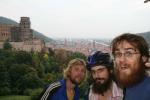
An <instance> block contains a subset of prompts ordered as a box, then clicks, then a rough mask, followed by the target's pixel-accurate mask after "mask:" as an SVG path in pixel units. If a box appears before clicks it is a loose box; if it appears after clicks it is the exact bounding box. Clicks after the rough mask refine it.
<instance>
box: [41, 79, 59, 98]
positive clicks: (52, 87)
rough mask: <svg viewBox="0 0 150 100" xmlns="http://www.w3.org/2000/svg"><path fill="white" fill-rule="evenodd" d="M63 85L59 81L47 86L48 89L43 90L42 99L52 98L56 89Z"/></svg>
mask: <svg viewBox="0 0 150 100" xmlns="http://www.w3.org/2000/svg"><path fill="white" fill-rule="evenodd" d="M61 85H62V84H61V82H60V81H57V82H53V83H51V84H49V85H48V86H46V89H45V90H44V91H43V93H42V96H41V99H40V100H47V99H48V98H51V96H52V95H54V94H55V93H56V91H57V90H58V89H59V88H60V87H61Z"/></svg>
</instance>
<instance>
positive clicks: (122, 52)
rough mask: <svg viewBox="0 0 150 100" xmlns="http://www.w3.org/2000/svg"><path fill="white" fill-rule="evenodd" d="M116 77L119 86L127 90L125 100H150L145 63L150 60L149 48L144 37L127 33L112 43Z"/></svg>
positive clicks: (149, 86) (149, 84) (149, 80)
mask: <svg viewBox="0 0 150 100" xmlns="http://www.w3.org/2000/svg"><path fill="white" fill-rule="evenodd" d="M111 51H112V55H113V58H114V66H115V68H114V69H115V76H116V80H117V82H118V84H119V85H120V86H121V87H123V88H125V90H126V91H125V92H124V99H125V100H150V94H149V93H150V77H149V76H148V75H147V74H146V70H145V68H146V66H145V63H146V62H147V61H148V58H149V47H148V44H147V42H146V41H145V39H144V38H143V37H142V36H139V35H135V34H131V33H125V34H122V35H120V36H118V37H116V38H115V39H113V41H112V43H111Z"/></svg>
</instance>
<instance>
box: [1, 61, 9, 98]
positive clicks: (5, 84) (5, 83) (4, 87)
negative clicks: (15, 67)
mask: <svg viewBox="0 0 150 100" xmlns="http://www.w3.org/2000/svg"><path fill="white" fill-rule="evenodd" d="M9 82H10V79H9V74H8V71H7V68H6V67H5V65H4V63H3V62H1V61H0V95H8V94H9V93H10V88H9V87H10V83H9Z"/></svg>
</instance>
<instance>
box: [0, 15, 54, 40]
mask: <svg viewBox="0 0 150 100" xmlns="http://www.w3.org/2000/svg"><path fill="white" fill-rule="evenodd" d="M31 22H32V21H31ZM0 24H11V25H15V26H18V25H19V23H17V22H16V21H14V20H12V19H9V18H6V17H2V16H0ZM32 30H33V35H34V36H35V37H37V38H39V39H42V40H44V41H45V42H53V41H54V40H53V39H51V38H49V37H46V36H45V35H43V34H42V33H40V32H38V31H36V30H34V29H32Z"/></svg>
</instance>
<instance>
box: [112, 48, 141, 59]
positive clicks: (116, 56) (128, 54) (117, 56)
mask: <svg viewBox="0 0 150 100" xmlns="http://www.w3.org/2000/svg"><path fill="white" fill-rule="evenodd" d="M135 54H140V53H139V52H135V50H132V49H131V50H125V52H124V53H121V52H120V51H116V52H115V53H114V55H113V56H114V59H120V58H121V57H122V56H124V57H125V58H127V59H130V58H132V57H133V56H134V55H135Z"/></svg>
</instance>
